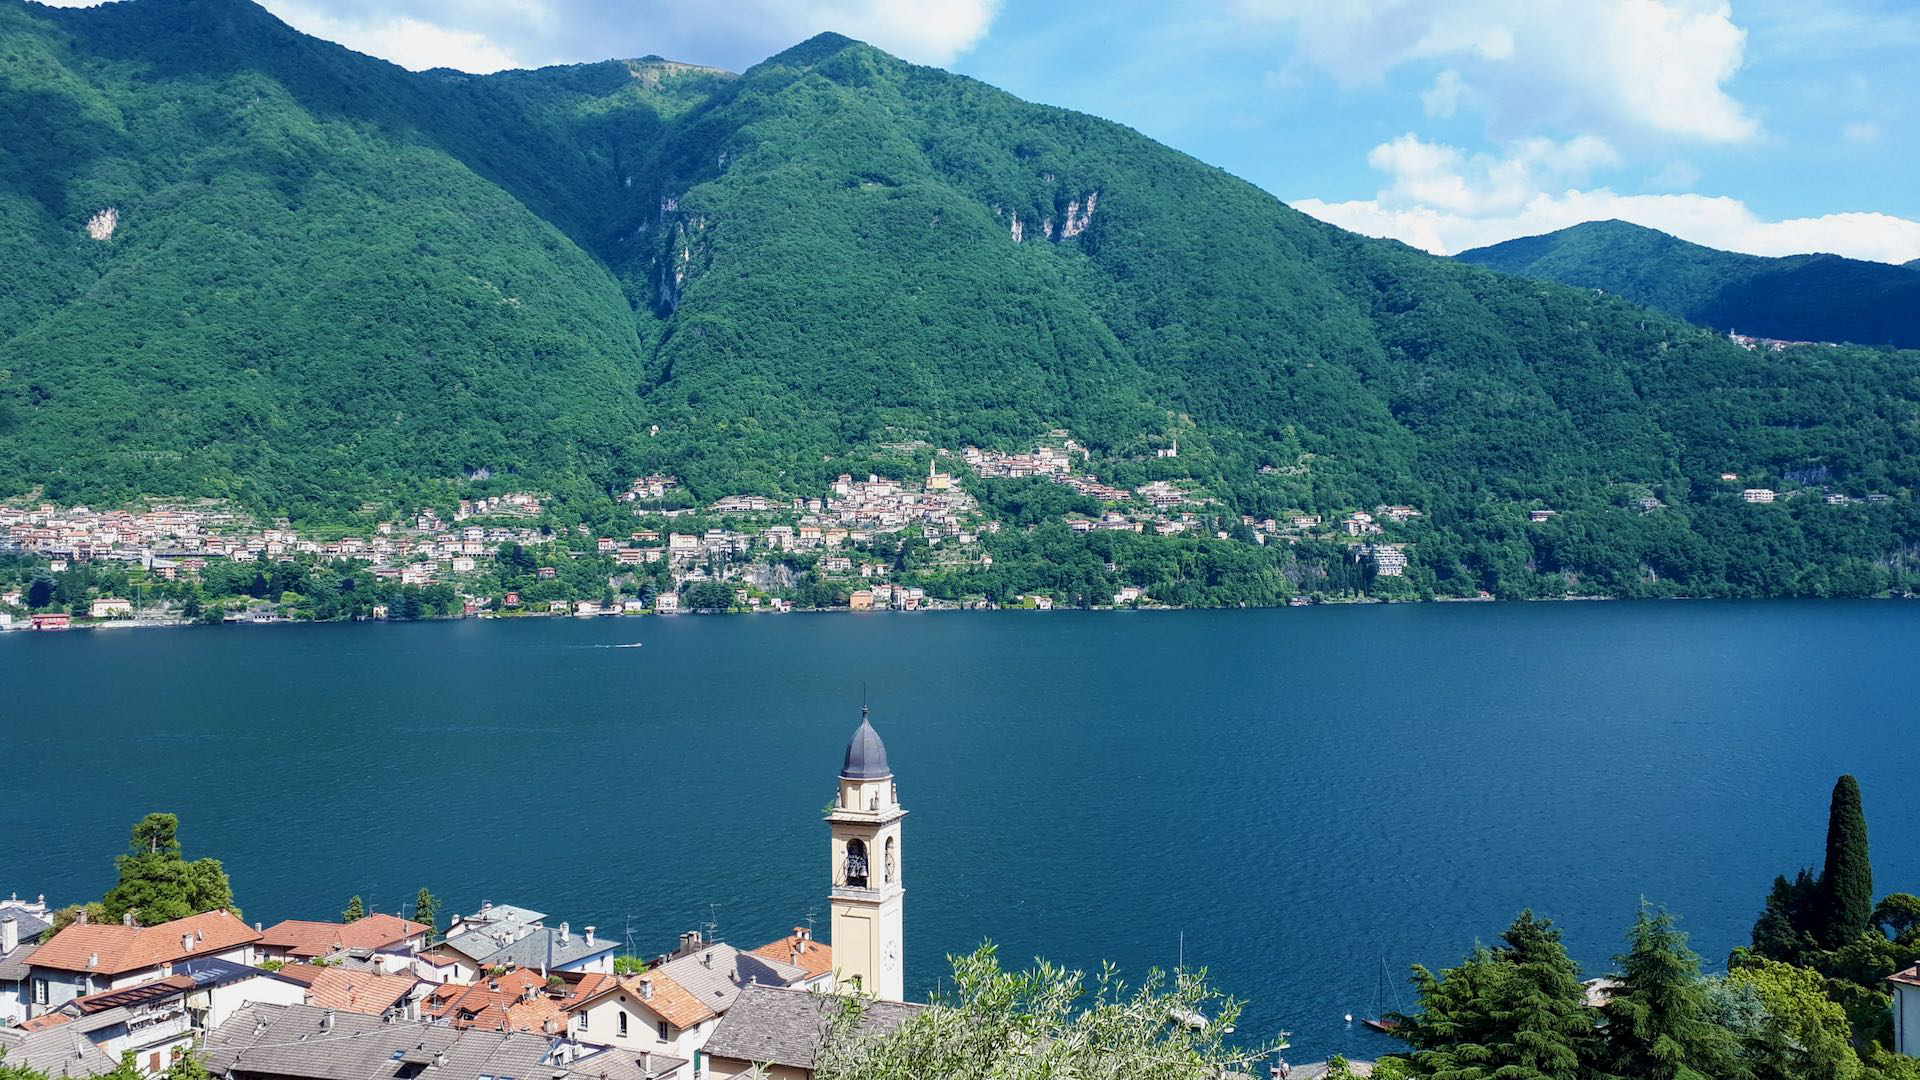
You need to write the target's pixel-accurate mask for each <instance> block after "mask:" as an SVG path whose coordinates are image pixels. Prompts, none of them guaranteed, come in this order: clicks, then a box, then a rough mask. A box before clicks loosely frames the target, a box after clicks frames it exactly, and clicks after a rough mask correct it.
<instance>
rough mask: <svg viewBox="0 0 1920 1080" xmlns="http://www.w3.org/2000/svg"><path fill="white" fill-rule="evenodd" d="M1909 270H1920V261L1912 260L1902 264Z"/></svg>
mask: <svg viewBox="0 0 1920 1080" xmlns="http://www.w3.org/2000/svg"><path fill="white" fill-rule="evenodd" d="M1900 265H1901V266H1904V267H1906V268H1907V269H1909V270H1920V259H1911V260H1909V261H1907V262H1903V263H1901V264H1900Z"/></svg>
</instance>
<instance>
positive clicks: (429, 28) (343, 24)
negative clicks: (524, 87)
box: [266, 0, 534, 75]
mask: <svg viewBox="0 0 1920 1080" xmlns="http://www.w3.org/2000/svg"><path fill="white" fill-rule="evenodd" d="M266 6H267V10H269V11H271V12H273V13H274V14H275V15H277V16H279V17H280V18H281V19H282V20H283V21H285V22H286V23H287V25H289V26H291V27H293V28H294V29H296V30H299V31H300V32H302V33H306V34H312V35H313V36H314V37H319V38H325V39H327V40H328V41H332V42H336V43H338V44H341V45H345V46H346V47H347V48H349V49H352V50H354V51H356V52H363V53H366V54H367V55H369V56H378V57H380V58H381V59H383V60H391V61H393V62H394V63H396V64H399V65H400V66H401V67H403V68H410V69H412V70H414V71H425V70H426V69H428V68H436V67H448V68H456V69H458V70H460V71H468V72H472V73H474V74H476V75H483V74H486V73H488V72H494V71H503V70H506V69H508V68H517V67H528V66H531V64H532V63H534V61H533V60H531V59H529V58H525V57H521V56H517V55H515V54H514V53H513V52H511V51H509V50H508V49H506V48H504V47H502V46H500V45H498V44H496V43H495V42H494V41H492V40H491V39H489V38H488V37H487V36H486V35H485V34H482V33H480V32H478V31H475V30H458V29H450V28H448V27H445V26H440V25H437V24H434V23H430V22H427V21H425V20H423V19H417V18H414V17H412V16H408V15H374V16H370V17H366V18H359V19H355V18H350V17H341V16H336V15H331V14H328V13H326V12H324V11H321V10H318V9H317V8H313V7H310V6H308V5H307V4H304V3H298V2H292V0H266Z"/></svg>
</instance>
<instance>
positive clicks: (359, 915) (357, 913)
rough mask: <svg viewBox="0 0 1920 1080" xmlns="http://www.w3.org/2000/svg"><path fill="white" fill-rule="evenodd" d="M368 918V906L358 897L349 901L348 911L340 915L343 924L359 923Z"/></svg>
mask: <svg viewBox="0 0 1920 1080" xmlns="http://www.w3.org/2000/svg"><path fill="white" fill-rule="evenodd" d="M366 917H367V905H365V904H363V903H361V902H360V898H359V897H358V896H355V897H354V898H353V899H351V900H349V901H347V910H345V911H343V912H341V913H340V921H341V922H357V921H359V920H361V919H364V918H366Z"/></svg>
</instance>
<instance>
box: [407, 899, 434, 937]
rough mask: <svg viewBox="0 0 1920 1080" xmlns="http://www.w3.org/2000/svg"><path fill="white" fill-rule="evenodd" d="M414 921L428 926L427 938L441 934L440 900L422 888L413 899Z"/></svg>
mask: <svg viewBox="0 0 1920 1080" xmlns="http://www.w3.org/2000/svg"><path fill="white" fill-rule="evenodd" d="M413 921H414V922H419V923H426V924H427V936H429V937H432V936H433V935H434V934H437V933H439V932H440V898H439V897H437V896H435V895H433V893H432V892H430V891H429V890H427V889H425V888H422V889H421V890H420V895H419V896H416V897H414V898H413Z"/></svg>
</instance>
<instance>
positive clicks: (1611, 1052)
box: [1601, 907, 1748, 1080]
mask: <svg viewBox="0 0 1920 1080" xmlns="http://www.w3.org/2000/svg"><path fill="white" fill-rule="evenodd" d="M1627 937H1628V941H1629V942H1630V947H1629V948H1628V950H1627V952H1626V954H1625V955H1623V956H1619V957H1616V958H1615V961H1614V962H1615V963H1617V964H1619V965H1620V986H1619V988H1618V989H1617V990H1616V991H1615V992H1614V993H1613V995H1612V997H1611V998H1610V999H1609V1000H1608V1001H1607V1003H1606V1005H1605V1006H1603V1007H1602V1010H1601V1012H1602V1013H1603V1015H1604V1016H1605V1017H1606V1025H1605V1029H1604V1032H1603V1036H1602V1043H1603V1045H1602V1050H1601V1065H1602V1067H1603V1068H1604V1069H1605V1070H1606V1071H1607V1072H1609V1073H1612V1074H1613V1075H1615V1076H1621V1077H1635V1078H1641V1077H1644V1078H1647V1080H1735V1078H1737V1077H1744V1076H1746V1075H1748V1071H1747V1069H1746V1067H1745V1065H1744V1064H1743V1063H1742V1062H1741V1060H1740V1053H1739V1051H1740V1047H1739V1043H1738V1040H1736V1039H1735V1038H1734V1036H1733V1034H1732V1033H1731V1032H1729V1031H1728V1030H1727V1029H1726V1028H1724V1027H1722V1026H1720V1024H1718V1023H1717V1022H1716V1019H1715V1016H1714V1008H1713V1002H1712V997H1711V994H1710V992H1709V987H1708V984H1707V983H1706V981H1705V980H1704V979H1702V978H1701V977H1700V958H1699V957H1698V956H1696V955H1695V954H1694V953H1693V951H1692V950H1690V949H1688V948H1687V938H1686V935H1685V934H1682V933H1680V931H1678V930H1676V929H1675V928H1674V925H1673V916H1672V915H1670V914H1668V913H1667V912H1665V911H1662V912H1660V913H1659V914H1657V915H1656V914H1652V913H1650V912H1649V911H1648V910H1647V909H1646V908H1645V907H1642V908H1641V909H1640V913H1639V915H1637V916H1636V917H1635V918H1634V921H1633V929H1632V930H1630V931H1629V932H1628V935H1627Z"/></svg>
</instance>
